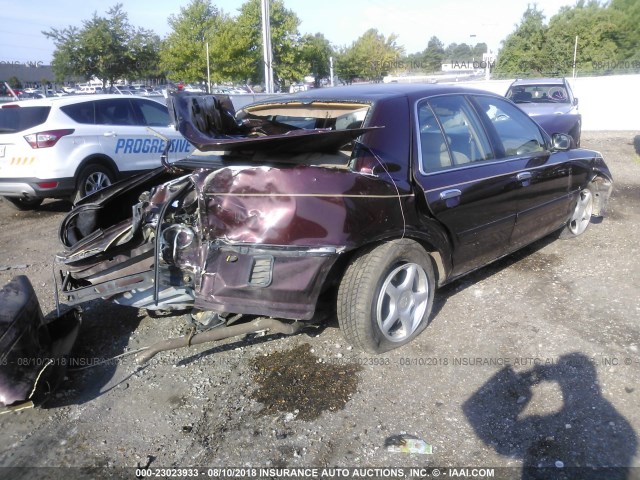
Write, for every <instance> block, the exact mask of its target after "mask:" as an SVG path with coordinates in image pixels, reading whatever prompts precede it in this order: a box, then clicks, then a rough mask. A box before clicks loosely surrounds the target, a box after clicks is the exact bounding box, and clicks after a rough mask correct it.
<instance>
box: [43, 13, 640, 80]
mask: <svg viewBox="0 0 640 480" xmlns="http://www.w3.org/2000/svg"><path fill="white" fill-rule="evenodd" d="M270 12H271V13H270V15H271V18H270V20H271V39H272V49H273V61H274V76H275V79H276V82H277V83H278V84H280V85H281V86H284V85H286V84H289V83H295V82H298V81H300V80H301V79H302V78H304V77H305V76H307V75H312V76H314V77H315V78H316V81H319V80H320V79H322V78H327V77H328V76H329V62H330V60H329V59H330V57H333V59H334V67H335V74H336V75H337V76H338V77H339V78H340V79H341V80H342V81H344V82H347V83H349V82H351V81H353V80H355V79H362V80H373V81H379V80H381V79H382V77H383V76H385V75H388V74H392V73H393V74H398V73H409V74H412V73H413V74H429V73H435V72H438V71H440V70H441V65H442V64H443V63H448V62H455V61H458V62H468V61H472V60H475V61H481V60H482V54H483V53H485V52H486V51H487V46H486V44H484V43H477V44H475V45H468V44H466V43H462V44H456V43H452V44H450V45H448V46H446V47H445V45H444V44H443V43H442V42H441V41H440V40H439V39H438V38H437V37H435V36H432V37H431V38H430V39H429V40H428V41H427V45H426V47H425V49H424V50H423V51H421V52H416V53H411V54H407V53H406V52H405V49H404V47H403V46H401V45H399V44H398V42H397V39H398V37H397V35H395V34H391V35H389V36H388V37H385V35H383V34H381V33H380V32H378V31H377V30H376V29H370V30H368V31H366V32H365V33H364V34H363V35H362V36H360V37H359V38H358V39H356V40H355V41H354V42H353V43H352V44H351V45H348V46H342V47H336V46H334V45H332V44H331V43H330V42H329V40H328V39H326V38H325V37H324V35H323V34H322V33H316V34H313V35H312V34H304V35H302V34H300V32H299V26H300V19H299V18H298V16H297V15H296V13H295V12H294V11H293V10H290V9H287V8H286V7H285V5H284V2H283V0H271V4H270ZM639 22H640V2H638V1H637V0H611V2H609V3H606V4H601V3H599V2H598V1H597V0H589V1H585V0H579V1H578V2H577V3H576V5H575V6H573V7H563V8H562V9H561V10H560V11H559V12H558V13H557V14H556V15H554V16H553V17H551V19H550V20H549V22H548V23H547V22H545V16H544V15H543V13H542V12H541V11H540V10H538V9H537V7H536V6H535V5H533V6H529V7H528V8H527V10H526V11H525V12H524V14H523V17H522V19H521V21H520V23H519V24H518V25H516V26H515V29H514V31H513V32H512V33H511V34H510V35H509V36H508V37H507V38H506V39H505V40H504V41H503V44H502V48H501V49H500V51H499V53H498V60H497V63H496V65H495V67H494V73H495V74H499V75H504V76H538V75H563V74H567V73H569V72H571V70H572V68H573V53H574V47H575V37H576V36H577V37H578V65H577V67H578V69H579V70H580V71H585V70H586V71H603V72H606V71H608V70H615V68H614V67H616V66H617V67H623V68H624V67H626V68H627V69H629V68H634V69H638V66H640V29H638V28H637V25H638V24H639ZM168 23H169V26H170V27H171V32H170V33H169V34H168V35H167V36H166V37H165V38H160V37H159V36H158V35H157V34H156V33H154V32H153V31H152V30H147V29H144V28H139V27H135V26H133V25H131V24H130V22H129V19H128V16H127V13H126V12H125V11H124V10H123V7H122V4H116V5H115V6H113V7H111V8H110V9H109V10H107V11H106V15H104V16H99V15H98V14H97V13H94V15H93V17H92V18H91V19H89V20H86V21H84V22H83V24H82V26H81V27H77V26H68V27H66V28H62V29H55V28H52V29H50V30H48V31H44V32H42V33H43V34H44V35H45V36H47V37H48V38H50V39H51V40H52V41H53V42H54V45H55V51H54V54H53V61H52V68H53V71H54V73H55V75H56V77H57V80H58V81H61V80H62V79H64V78H69V77H82V78H86V79H89V78H91V77H94V76H95V77H97V78H100V79H102V80H103V81H104V82H105V85H106V84H109V83H115V81H116V80H118V79H122V78H129V79H133V78H136V79H138V78H146V79H154V78H156V79H169V80H173V81H185V82H202V81H205V80H206V78H207V58H206V53H205V51H206V47H205V45H207V44H208V47H209V52H210V53H209V62H210V72H211V81H212V82H214V83H227V82H228V83H251V84H261V83H263V75H264V68H263V59H262V29H261V8H260V0H247V1H246V2H245V3H244V4H243V5H242V6H241V7H240V9H239V12H238V14H237V15H235V16H232V15H230V14H228V13H226V12H224V11H222V10H221V9H219V8H218V7H216V6H215V5H214V4H213V3H211V0H191V2H190V3H189V4H188V5H187V6H185V7H181V9H180V13H178V14H176V15H171V16H169V18H168Z"/></svg>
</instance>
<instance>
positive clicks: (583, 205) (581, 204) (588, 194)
mask: <svg viewBox="0 0 640 480" xmlns="http://www.w3.org/2000/svg"><path fill="white" fill-rule="evenodd" d="M592 213H593V193H592V191H591V189H590V188H589V187H587V188H584V189H582V190H580V193H579V194H578V202H577V203H576V208H575V209H574V210H573V215H571V218H570V219H569V221H568V222H567V225H566V226H565V227H564V228H563V229H562V231H561V232H560V238H574V237H577V236H578V235H582V234H583V233H584V232H585V230H586V229H587V227H588V226H589V223H591V214H592Z"/></svg>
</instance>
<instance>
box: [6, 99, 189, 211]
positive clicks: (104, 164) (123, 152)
mask: <svg viewBox="0 0 640 480" xmlns="http://www.w3.org/2000/svg"><path fill="white" fill-rule="evenodd" d="M170 123H171V120H170V117H169V113H168V111H167V107H166V106H165V105H163V104H162V103H160V102H157V101H155V100H151V99H146V98H138V97H133V96H130V97H122V96H114V95H91V98H87V97H86V96H76V97H60V98H46V99H41V100H27V101H22V102H12V103H5V104H2V105H0V195H3V196H4V197H5V198H6V199H7V200H9V201H10V202H11V203H12V204H13V205H14V206H16V207H17V208H19V209H29V208H35V207H37V206H38V205H40V204H41V203H42V200H43V199H44V198H49V197H53V198H67V199H71V200H72V201H76V200H78V199H80V198H82V197H84V196H85V195H88V194H90V193H93V192H94V191H97V190H99V189H100V188H104V187H105V186H107V185H110V184H111V183H112V182H114V181H115V180H118V179H120V178H124V177H126V176H129V175H132V174H134V173H137V172H140V171H144V170H149V169H152V168H156V167H159V166H160V164H161V160H160V157H161V155H162V152H163V150H164V148H165V141H164V140H162V139H161V138H160V137H158V136H156V135H154V132H153V131H155V132H157V133H159V134H160V135H161V136H163V137H165V138H168V139H169V140H170V142H171V145H170V149H169V161H174V160H178V159H180V158H183V157H185V156H187V155H188V154H189V153H190V152H191V151H192V150H193V147H192V146H191V144H190V143H189V142H187V140H186V139H185V138H184V137H183V136H182V135H180V133H178V132H177V131H176V130H175V129H174V128H173V126H172V125H170ZM152 130H153V131H152Z"/></svg>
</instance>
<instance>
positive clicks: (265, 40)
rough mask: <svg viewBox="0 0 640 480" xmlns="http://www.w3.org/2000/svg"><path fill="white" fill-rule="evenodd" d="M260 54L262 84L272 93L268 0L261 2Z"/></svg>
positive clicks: (271, 55) (271, 56) (271, 54)
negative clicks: (262, 63)
mask: <svg viewBox="0 0 640 480" xmlns="http://www.w3.org/2000/svg"><path fill="white" fill-rule="evenodd" d="M262 53H263V56H264V84H265V90H266V91H267V93H273V53H272V51H271V18H270V12H269V0H262Z"/></svg>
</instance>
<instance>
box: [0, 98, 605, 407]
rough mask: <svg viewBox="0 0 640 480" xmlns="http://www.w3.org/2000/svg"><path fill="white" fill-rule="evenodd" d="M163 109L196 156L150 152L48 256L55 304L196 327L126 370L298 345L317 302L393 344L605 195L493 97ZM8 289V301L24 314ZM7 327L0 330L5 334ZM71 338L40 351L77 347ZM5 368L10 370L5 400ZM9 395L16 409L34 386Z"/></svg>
mask: <svg viewBox="0 0 640 480" xmlns="http://www.w3.org/2000/svg"><path fill="white" fill-rule="evenodd" d="M169 110H170V112H171V113H172V115H173V116H174V119H175V123H176V126H177V128H178V129H179V130H180V132H181V133H182V134H183V135H184V136H185V137H186V138H187V139H188V140H189V141H190V142H191V143H192V144H194V145H195V146H196V147H197V149H198V150H197V151H196V153H194V154H192V155H191V156H189V157H188V158H186V159H183V160H181V161H178V162H176V163H172V164H168V163H167V162H166V156H165V158H164V160H163V164H164V167H163V168H159V169H157V170H155V171H151V172H147V173H143V174H140V175H138V176H136V177H132V178H129V179H127V180H124V181H122V182H119V183H117V184H114V185H111V186H109V187H107V188H105V189H103V190H101V191H98V192H96V193H94V194H92V195H90V196H88V197H86V198H84V199H83V200H81V201H80V202H78V204H77V205H76V206H75V207H74V209H73V210H72V211H71V212H70V213H69V214H68V216H67V217H66V218H65V220H64V221H63V223H62V225H61V228H60V240H61V241H62V244H63V245H64V248H65V251H64V252H63V253H61V254H59V255H58V256H57V258H56V272H57V274H56V278H57V292H58V294H59V296H60V300H61V301H62V302H63V303H66V304H67V305H70V306H74V305H78V304H81V303H83V302H86V301H89V300H92V299H96V298H105V299H109V300H111V301H113V302H116V303H118V304H122V305H129V306H133V307H139V308H145V309H148V310H162V311H171V310H184V309H189V310H191V311H192V318H193V319H194V321H195V322H196V324H198V325H199V326H202V327H204V328H201V330H202V329H204V330H205V331H204V332H201V333H197V334H194V335H190V336H188V337H184V338H177V339H170V340H167V341H165V342H161V343H160V344H158V345H154V346H153V347H151V348H149V349H147V350H145V351H144V352H143V353H142V354H141V356H140V357H139V358H138V360H139V361H141V362H142V361H145V360H147V359H148V358H150V357H151V356H153V355H154V354H155V353H157V352H158V351H162V350H167V349H171V348H178V347H182V346H187V345H192V344H196V343H203V342H207V341H212V340H219V339H222V338H227V337H231V336H235V335H240V334H246V333H250V332H257V331H263V330H268V331H271V332H281V333H294V332H296V331H297V330H299V329H300V328H301V327H302V326H304V325H306V324H308V322H311V321H314V320H316V319H317V312H318V310H319V309H320V306H325V305H326V302H325V300H332V301H334V302H337V304H336V310H337V317H338V320H339V324H340V326H341V328H342V330H343V331H344V335H345V336H346V338H347V339H348V340H349V341H350V342H351V343H352V344H353V345H354V346H356V347H357V348H360V349H362V350H366V351H368V352H372V353H379V352H384V351H386V350H389V349H391V348H395V347H398V346H400V345H403V344H405V343H407V342H408V341H410V340H411V339H413V338H414V337H416V336H417V335H418V334H419V333H420V332H421V331H422V330H423V329H424V328H425V327H426V325H427V323H428V319H429V315H430V312H431V308H432V304H433V296H434V291H435V289H436V288H437V287H439V286H442V285H444V284H446V283H448V282H451V281H452V280H455V279H456V278H459V277H460V276H462V275H464V274H466V273H468V272H471V271H473V270H475V269H477V268H480V267H482V266H483V265H486V264H488V263H489V262H492V261H494V260H496V259H498V258H500V257H503V256H505V255H507V254H509V253H511V252H513V251H515V250H517V249H519V248H521V247H523V246H525V245H527V244H529V243H531V242H533V241H535V240H537V239H539V238H541V237H543V236H545V235H548V234H550V233H553V232H556V231H558V232H560V236H562V237H574V236H577V235H580V234H581V233H583V232H584V231H585V229H586V228H587V226H588V225H589V223H590V221H591V219H592V217H601V216H602V215H603V214H604V209H605V204H606V202H607V199H608V197H609V195H610V193H611V188H612V178H611V174H610V172H609V170H608V168H607V166H606V165H605V163H604V161H603V159H602V157H601V156H600V154H599V153H597V152H594V151H590V150H584V149H571V148H570V144H571V139H570V138H569V137H568V136H567V135H564V134H556V135H553V136H552V137H550V136H549V135H548V134H547V133H545V132H544V131H543V130H542V129H541V128H540V127H539V126H538V124H536V123H535V122H534V121H533V120H531V119H530V118H529V117H528V116H527V115H526V114H525V113H523V112H522V111H521V110H519V109H518V108H517V107H515V106H514V104H513V103H511V102H510V101H508V100H506V99H505V98H503V97H500V96H498V95H494V94H490V93H485V92H480V91H477V90H467V89H463V88H460V87H454V86H442V85H428V86H427V85H366V86H358V87H345V88H327V89H320V90H312V91H309V92H302V93H300V94H296V95H287V96H276V97H272V98H270V99H268V100H266V101H263V102H260V103H256V104H253V105H250V106H247V107H245V108H243V109H242V110H240V111H238V112H237V113H236V112H235V111H234V109H233V106H232V104H231V103H230V101H229V99H228V97H225V96H200V95H193V94H184V93H180V94H177V95H176V96H175V97H171V98H170V99H169ZM16 285H17V287H15V289H12V288H13V287H11V288H9V287H5V290H6V292H5V293H6V295H5V296H6V297H7V298H15V299H16V300H12V301H13V302H14V303H15V305H14V307H15V308H14V311H23V310H24V309H23V308H22V307H21V306H20V305H18V303H19V302H23V304H25V305H26V304H28V303H29V301H28V299H27V297H28V295H26V294H24V295H21V294H20V290H21V289H20V288H19V286H20V285H21V283H20V282H18V283H16ZM25 288H26V287H25ZM23 290H24V289H23ZM14 291H15V292H17V293H13V292H14ZM20 299H22V300H20ZM0 300H1V299H0ZM36 307H37V306H36ZM36 307H34V311H36V310H37V308H36ZM9 317H11V318H7V319H5V320H4V321H3V322H4V323H2V324H1V325H0V327H2V328H3V329H4V330H6V331H14V330H15V329H16V328H18V327H19V326H18V327H16V322H17V318H14V316H12V315H9ZM245 318H246V319H248V321H245V320H243V319H245ZM18 323H19V322H18ZM76 324H77V322H76V323H74V322H73V321H72V320H68V321H67V322H66V323H65V325H66V326H65V329H66V331H68V332H72V333H71V334H67V335H66V336H64V335H61V334H59V333H58V334H57V333H56V332H53V331H52V332H51V334H50V335H49V336H50V337H52V338H56V336H57V337H64V338H69V337H70V336H71V337H73V336H74V334H73V332H75V330H74V328H75V327H74V325H76ZM39 325H40V326H39ZM213 327H216V328H213ZM38 329H40V330H41V329H42V326H41V322H40V323H39V322H38V321H35V320H34V322H32V326H31V327H29V328H26V327H24V328H22V330H21V332H22V333H21V334H20V335H17V334H16V335H9V336H7V335H5V332H0V333H2V334H3V335H4V336H3V339H4V338H15V339H17V340H15V341H13V340H11V342H13V343H10V344H7V345H4V346H3V352H2V354H3V358H10V355H11V350H12V349H16V348H18V349H20V348H22V349H23V350H25V351H32V350H34V349H35V350H38V348H40V350H42V351H41V352H40V353H37V354H38V355H40V356H45V357H46V352H47V351H53V350H55V349H54V347H53V341H46V342H45V344H44V345H41V346H40V347H37V345H35V343H34V342H32V341H30V340H29V339H30V338H31V337H33V335H35V333H34V334H29V333H28V332H29V331H31V332H36V331H37V330H38ZM42 338H45V337H42ZM47 338H48V337H47ZM58 343H60V342H58ZM67 343H68V342H67ZM22 344H24V345H22ZM34 345H35V346H34ZM20 351H22V350H20ZM57 351H62V350H61V349H60V348H58V350H57ZM65 351H68V348H66V350H65ZM16 352H17V350H16ZM16 352H14V354H15V353H16ZM43 352H44V353H43ZM34 355H35V353H34ZM58 355H60V354H58ZM15 373H16V372H14V371H13V370H12V367H11V365H7V363H6V362H5V364H4V366H3V367H2V369H0V386H2V385H5V384H7V385H12V380H11V378H13V377H15V375H14V374H15ZM41 374H42V371H36V372H35V373H34V372H31V373H30V375H31V377H29V378H32V377H33V379H34V381H36V379H38V378H40V377H41ZM12 375H13V376H12ZM52 382H53V381H52ZM27 383H29V382H27ZM36 383H37V382H36ZM3 388H4V387H3ZM4 391H11V392H12V393H11V398H12V399H14V400H16V401H17V400H19V397H23V398H22V399H23V400H25V399H26V394H27V393H29V392H28V391H29V385H24V386H22V387H21V388H19V389H16V388H13V389H11V388H9V389H5V390H4ZM0 393H1V392H0ZM31 393H32V392H31ZM0 400H2V398H0ZM2 401H3V402H4V400H2ZM4 403H5V404H6V402H4Z"/></svg>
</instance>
